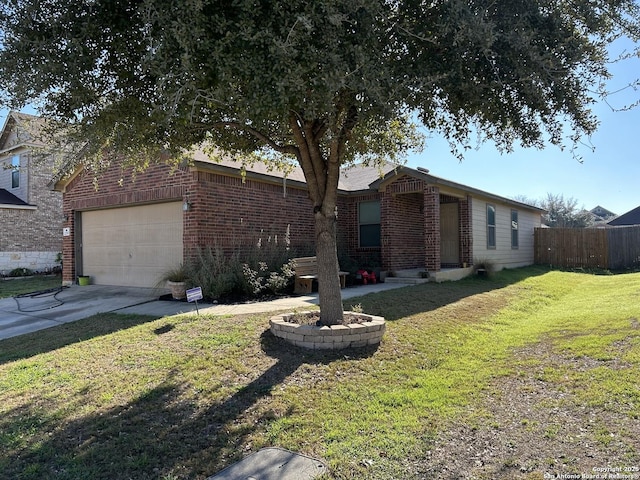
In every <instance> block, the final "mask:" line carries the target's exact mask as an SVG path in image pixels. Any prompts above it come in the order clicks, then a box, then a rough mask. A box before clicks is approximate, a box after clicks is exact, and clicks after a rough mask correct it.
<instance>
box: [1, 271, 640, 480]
mask: <svg viewBox="0 0 640 480" xmlns="http://www.w3.org/2000/svg"><path fill="white" fill-rule="evenodd" d="M639 297H640V274H628V275H617V276H616V275H612V276H594V275H586V274H577V273H567V272H549V271H547V270H546V269H540V268H527V269H518V270H510V271H504V272H500V273H498V274H496V275H495V276H494V277H492V278H491V279H488V280H480V279H467V280H464V281H460V282H455V283H444V284H425V285H421V286H415V287H409V288H403V289H398V290H394V291H389V292H385V293H380V294H376V295H369V296H365V297H361V298H358V299H353V300H349V301H348V302H346V307H347V308H349V307H350V305H355V304H361V305H362V308H363V310H364V311H365V312H367V313H373V314H380V315H384V316H385V317H386V318H387V320H388V325H387V332H386V334H385V338H384V340H383V343H382V344H381V346H380V347H379V348H378V349H373V350H363V351H353V352H344V351H343V352H337V353H314V352H308V351H304V350H299V349H296V348H293V347H290V346H288V345H286V344H283V343H281V342H280V341H278V340H276V339H274V338H273V337H272V336H271V335H270V334H268V333H266V329H267V327H268V318H269V315H266V314H265V315H247V316H235V317H231V316H229V317H209V316H205V315H202V316H200V317H195V316H177V317H168V318H164V319H159V320H152V319H150V318H146V317H136V316H119V315H114V314H109V315H99V316H95V317H92V318H90V319H86V320H84V321H81V322H76V323H73V324H67V325H62V326H60V327H56V328H54V329H48V330H46V331H44V332H37V333H34V334H30V335H27V336H23V337H17V338H14V339H9V340H5V341H1V342H0V472H4V473H0V478H16V479H31V478H33V479H36V478H37V479H39V478H55V479H80V478H105V479H106V478H108V479H125V478H136V479H147V478H148V479H152V478H153V479H170V478H171V479H191V478H200V479H202V478H206V477H207V476H209V475H212V474H214V473H216V472H218V471H219V470H221V469H222V468H224V467H225V466H227V465H229V464H231V463H233V462H234V461H237V460H239V459H240V458H242V457H243V456H244V455H246V454H247V453H249V452H252V451H256V450H258V449H259V448H261V447H264V446H279V447H283V448H288V449H292V450H295V451H300V452H303V453H306V454H309V455H313V456H317V457H322V458H324V459H325V460H326V461H327V463H328V464H329V466H330V469H331V472H332V475H333V476H335V477H336V478H345V479H346V478H358V479H359V478H371V479H391V478H407V477H408V476H409V474H408V471H409V470H408V469H409V467H408V466H409V465H411V464H412V462H414V461H417V460H419V459H422V458H424V457H425V453H426V451H427V450H429V449H430V448H431V446H432V445H433V441H434V439H435V438H436V437H437V435H438V434H439V433H440V432H442V431H443V430H444V429H446V427H447V425H448V424H449V422H451V421H453V420H455V419H458V418H460V417H461V416H462V415H465V412H466V410H465V409H466V407H467V406H469V405H473V404H474V403H475V402H478V401H479V400H480V399H481V398H482V397H483V396H484V395H486V394H487V392H490V391H491V388H492V387H491V385H492V382H493V381H495V380H496V379H499V378H501V377H504V376H510V375H518V374H519V372H522V371H523V370H525V369H530V368H536V366H537V363H536V362H537V361H536V359H533V360H532V359H530V358H528V359H525V358H521V357H520V356H519V354H518V353H517V352H518V351H519V350H520V349H522V348H523V347H526V346H527V345H531V344H537V343H539V342H545V343H546V344H548V346H549V348H550V349H551V350H552V351H553V352H555V353H556V354H558V355H561V356H562V358H566V362H564V363H561V364H558V365H555V366H554V368H552V369H551V368H545V369H543V370H541V371H540V372H539V375H540V376H541V377H544V379H545V380H546V381H552V382H556V383H558V384H559V385H561V386H562V387H563V388H565V389H567V390H570V391H573V392H575V394H576V396H577V400H578V401H580V402H583V404H588V405H597V406H599V407H601V408H607V409H612V410H615V411H617V412H619V413H620V414H621V415H627V416H629V417H631V418H640V388H638V380H637V379H638V378H640V328H639V325H638V321H639V320H638V319H640V302H639V301H638V299H639ZM576 359H580V360H581V361H582V362H583V363H585V364H586V365H590V364H589V362H592V363H594V365H593V367H592V368H591V367H590V368H582V369H575V368H573V364H574V362H575V360H576ZM469 421H473V419H469ZM523 422H525V423H526V422H528V420H526V418H524V419H523ZM606 427H607V426H606V425H603V426H601V427H600V428H599V429H598V430H597V439H596V440H597V441H599V442H601V443H605V442H607V441H609V436H608V430H607V429H606ZM557 433H558V430H557V429H554V428H552V427H551V428H548V429H547V430H546V431H545V432H544V436H545V437H546V438H548V439H552V438H554V437H555V436H556V435H557ZM541 441H544V439H541ZM3 475H5V476H4V477H3Z"/></svg>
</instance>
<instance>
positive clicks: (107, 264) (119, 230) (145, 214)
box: [81, 202, 183, 287]
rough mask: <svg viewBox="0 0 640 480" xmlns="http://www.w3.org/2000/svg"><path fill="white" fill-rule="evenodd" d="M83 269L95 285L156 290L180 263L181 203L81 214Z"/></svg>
mask: <svg viewBox="0 0 640 480" xmlns="http://www.w3.org/2000/svg"><path fill="white" fill-rule="evenodd" d="M81 230H82V271H83V274H84V275H90V276H91V281H92V283H95V284H97V285H124V286H130V287H154V286H155V285H156V284H157V283H158V280H159V279H160V277H161V276H162V274H163V273H164V272H165V271H166V270H168V269H170V268H175V267H177V266H178V265H179V264H180V263H181V262H182V258H183V257H182V230H183V229H182V204H181V203H180V202H172V203H161V204H154V205H143V206H137V207H124V208H112V209H109V210H96V211H90V212H83V213H82V226H81Z"/></svg>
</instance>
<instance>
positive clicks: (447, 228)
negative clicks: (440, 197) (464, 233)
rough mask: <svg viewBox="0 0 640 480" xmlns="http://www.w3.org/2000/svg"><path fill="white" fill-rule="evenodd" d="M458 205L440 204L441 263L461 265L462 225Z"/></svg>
mask: <svg viewBox="0 0 640 480" xmlns="http://www.w3.org/2000/svg"><path fill="white" fill-rule="evenodd" d="M458 218H459V217H458V204H457V203H441V204H440V263H442V264H444V265H452V266H453V265H460V225H459V219H458Z"/></svg>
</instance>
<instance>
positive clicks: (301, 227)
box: [55, 153, 542, 287]
mask: <svg viewBox="0 0 640 480" xmlns="http://www.w3.org/2000/svg"><path fill="white" fill-rule="evenodd" d="M240 166H241V165H240V164H239V163H237V162H234V161H230V160H227V161H223V162H220V163H215V162H212V161H210V160H209V159H208V158H207V157H206V156H204V154H201V153H197V154H195V156H194V160H193V161H192V162H191V163H190V165H189V166H184V167H181V168H178V169H172V168H170V167H169V166H166V165H154V166H152V167H150V168H149V169H148V170H146V171H145V172H144V173H142V174H137V175H136V176H135V177H132V176H131V174H130V172H129V171H126V170H122V169H121V168H119V167H117V166H116V167H112V168H110V169H109V170H108V171H106V172H105V173H104V174H102V175H101V176H100V177H99V178H98V179H97V180H98V181H97V185H98V187H97V189H96V187H95V182H94V178H93V176H92V175H90V174H89V173H88V172H87V171H85V170H84V169H83V168H78V169H77V170H76V171H75V172H73V173H72V174H70V175H68V176H66V177H65V178H63V179H61V180H58V181H57V182H56V183H55V189H56V190H58V191H60V192H63V197H64V218H65V224H64V226H65V229H66V231H67V232H68V233H69V234H68V236H65V237H64V239H63V250H64V258H65V264H64V272H63V280H64V281H65V282H67V283H71V282H73V281H74V280H75V279H76V277H77V276H78V275H81V274H84V275H91V276H92V277H93V281H94V282H95V283H98V284H119V285H130V286H143V287H150V286H153V285H155V284H156V283H157V280H158V278H159V276H160V275H161V274H162V272H163V271H166V270H167V269H169V268H172V267H175V266H177V265H178V264H180V263H181V262H182V261H183V260H184V259H185V258H187V257H189V256H190V255H193V253H194V252H195V251H196V250H197V249H198V248H201V247H206V246H212V245H216V246H218V247H222V248H224V249H225V251H228V252H231V251H239V250H240V251H241V250H242V248H243V247H245V246H246V245H249V244H255V242H256V241H257V239H258V238H264V239H265V240H266V238H267V237H270V238H275V237H276V236H278V237H279V238H280V239H281V241H282V240H283V239H284V238H286V239H287V241H288V242H289V243H290V245H291V247H293V248H297V249H302V250H306V251H311V250H312V249H313V248H314V245H313V231H314V226H313V215H312V211H311V203H310V201H309V199H308V194H307V191H306V184H305V182H304V177H303V175H302V172H301V170H300V169H299V168H296V169H294V170H293V171H292V172H290V173H289V174H288V175H286V178H285V176H284V175H283V174H282V173H280V172H276V171H270V170H269V169H267V168H266V167H265V166H264V165H261V164H256V165H254V166H252V167H247V168H246V172H245V174H244V175H243V174H241V169H240ZM541 213H542V210H540V209H538V208H536V207H532V206H529V205H525V204H522V203H519V202H515V201H513V200H509V199H506V198H503V197H499V196H497V195H493V194H490V193H487V192H482V191H480V190H477V189H473V188H471V187H467V186H464V185H460V184H457V183H455V182H451V181H448V180H444V179H441V178H438V177H435V176H433V175H430V174H429V172H428V171H426V170H424V169H411V168H407V167H396V168H394V167H393V166H392V165H386V166H385V167H383V168H382V169H381V170H379V169H377V168H373V167H362V166H357V167H353V168H350V169H348V170H345V171H344V172H343V174H342V175H341V179H340V184H339V202H338V249H339V256H340V257H341V258H345V257H348V258H350V259H352V261H353V263H355V264H359V265H362V266H368V265H371V264H376V266H378V267H379V268H380V269H383V270H387V271H389V270H393V271H403V270H409V269H421V270H427V271H428V272H429V273H430V274H431V276H433V277H435V278H436V279H447V278H460V276H463V275H465V274H468V273H470V271H471V265H472V264H473V261H474V259H483V260H485V259H486V260H491V261H493V263H494V264H495V265H496V266H497V267H498V268H504V267H516V266H523V265H529V264H532V263H533V229H534V227H539V226H540V217H541ZM67 229H68V230H67ZM452 269H453V270H452ZM452 271H454V272H456V274H455V275H457V277H456V276H455V275H454V276H453V277H451V276H448V275H450V272H452Z"/></svg>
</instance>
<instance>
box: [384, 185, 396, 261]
mask: <svg viewBox="0 0 640 480" xmlns="http://www.w3.org/2000/svg"><path fill="white" fill-rule="evenodd" d="M392 200H393V197H392V195H391V194H390V193H389V192H388V188H387V189H386V190H385V191H384V192H382V194H381V195H380V263H381V264H382V265H381V266H382V269H383V270H393V269H395V268H396V267H395V265H394V264H393V249H392V246H393V240H392V234H393V231H392V230H393V226H392V224H391V221H392V218H393V213H392V205H391V202H392Z"/></svg>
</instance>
